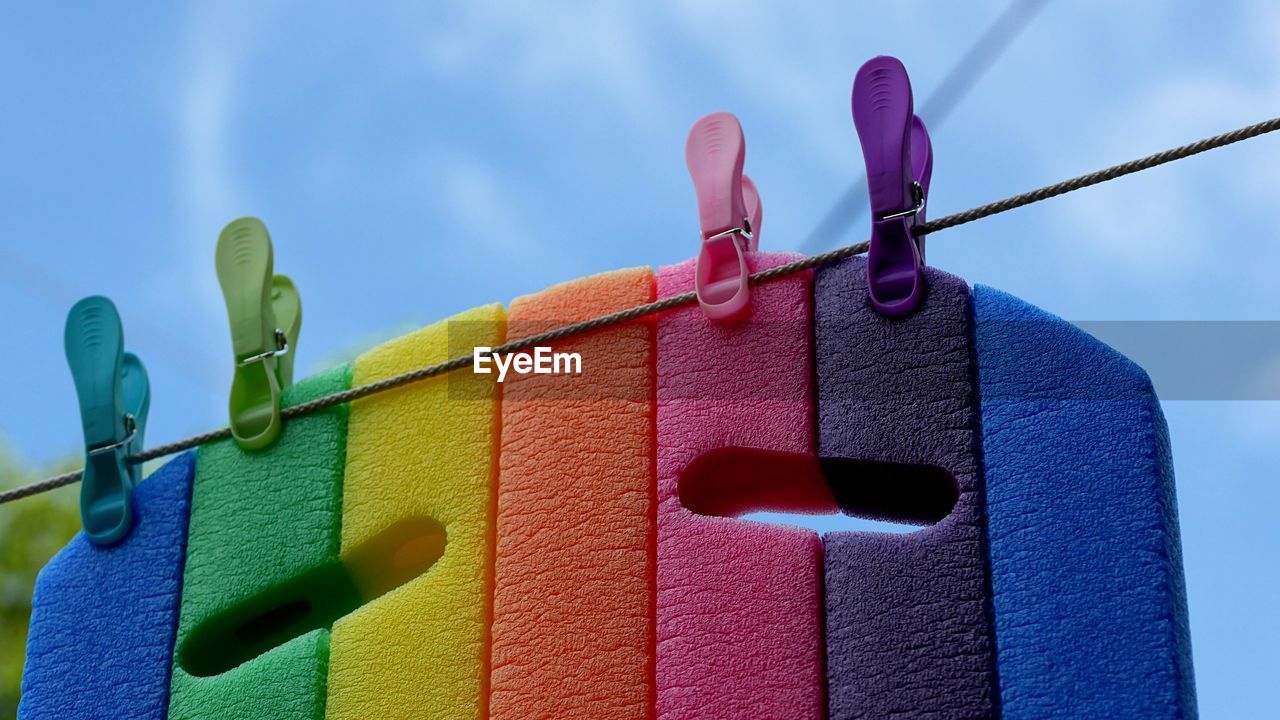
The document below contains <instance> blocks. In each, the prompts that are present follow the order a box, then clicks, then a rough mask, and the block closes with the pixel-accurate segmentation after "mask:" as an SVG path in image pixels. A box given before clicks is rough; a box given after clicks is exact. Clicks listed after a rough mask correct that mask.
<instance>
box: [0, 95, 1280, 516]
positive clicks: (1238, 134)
mask: <svg viewBox="0 0 1280 720" xmlns="http://www.w3.org/2000/svg"><path fill="white" fill-rule="evenodd" d="M1276 130H1280V117H1276V118H1272V119H1270V120H1265V121H1263V122H1260V123H1257V124H1254V125H1248V126H1246V127H1242V128H1239V129H1237V130H1232V131H1230V132H1225V133H1222V134H1221V135H1214V136H1213V137H1208V138H1205V139H1203V140H1197V141H1195V142H1193V143H1188V144H1186V145H1182V146H1179V147H1176V148H1171V149H1169V150H1164V151H1162V152H1158V153H1155V154H1153V155H1148V156H1146V157H1142V158H1138V159H1137V160H1130V161H1129V162H1125V163H1121V164H1119V165H1113V166H1111V167H1109V168H1104V169H1102V170H1097V171H1095V172H1091V173H1087V174H1085V175H1080V176H1079V177H1074V178H1071V179H1069V180H1063V181H1062V182H1058V183H1054V184H1052V185H1046V186H1044V187H1042V188H1037V189H1035V190H1031V191H1029V192H1025V193H1021V194H1018V195H1014V196H1012V197H1007V198H1005V199H1003V200H997V201H995V202H992V203H987V204H986V205H980V206H978V207H975V208H971V209H969V210H965V211H964V212H958V213H955V214H952V215H947V216H945V217H940V218H938V219H936V220H930V221H929V222H926V223H924V224H922V225H920V226H919V227H918V228H917V229H916V234H917V235H928V234H932V233H936V232H941V231H943V230H947V229H949V228H953V227H958V226H960V225H964V224H966V223H971V222H974V221H976V220H981V219H983V218H986V217H990V216H992V215H997V214H999V213H1003V212H1008V211H1010V210H1014V209H1017V208H1020V207H1023V206H1026V205H1030V204H1032V203H1037V202H1040V201H1042V200H1048V199H1049V198H1053V197H1057V196H1059V195H1065V194H1066V193H1069V192H1074V191H1076V190H1080V189H1082V188H1086V187H1089V186H1091V185H1098V184H1100V183H1104V182H1107V181H1109V180H1115V179H1116V178H1119V177H1124V176H1125V175H1132V174H1133V173H1136V172H1141V171H1143V170H1148V169H1150V168H1153V167H1157V166H1159V165H1164V164H1166V163H1171V162H1173V161H1175V160H1181V159H1183V158H1187V157H1191V156H1192V155H1198V154H1200V153H1203V152H1207V151H1209V150H1213V149H1216V148H1220V147H1224V146H1226V145H1231V144H1233V143H1238V142H1241V141H1243V140H1248V139H1250V138H1255V137H1258V136H1259V135H1265V134H1267V133H1270V132H1275V131H1276ZM868 245H869V243H868V242H866V241H863V242H860V243H855V244H853V245H849V246H846V247H842V248H837V249H835V250H830V251H828V252H824V253H820V254H818V255H810V256H809V257H806V258H802V259H800V260H796V261H795V262H789V263H786V264H784V265H778V266H776V267H772V268H769V269H768V270H762V271H760V272H758V273H753V274H752V275H751V277H750V282H751V284H752V285H758V284H760V283H766V282H770V281H773V280H777V279H779V278H783V277H786V276H788V275H794V274H795V273H798V272H803V271H805V270H810V269H812V268H815V267H819V266H822V265H828V264H830V263H833V262H837V261H840V260H843V259H845V258H848V257H853V256H854V255H860V254H862V253H864V252H866V251H867V247H868ZM696 301H697V296H696V295H694V293H692V292H687V293H683V294H680V295H673V296H671V297H668V298H664V299H662V300H658V301H656V302H651V303H645V304H644V305H637V306H635V307H631V308H627V309H626V310H620V311H618V312H614V313H609V314H608V315H601V316H599V317H595V318H591V319H590V320H584V321H582V322H576V323H573V324H571V325H565V326H563V327H559V328H555V329H554V330H548V331H546V332H543V333H538V334H537V335H530V336H529V337H526V338H522V339H520V340H515V341H512V342H508V343H503V344H502V345H498V346H496V347H494V348H493V349H492V350H491V353H493V354H498V355H502V354H507V353H513V352H517V351H520V350H524V349H526V348H530V347H533V346H535V345H543V344H547V343H552V342H555V341H556V340H561V339H564V338H566V337H570V336H574V335H581V334H584V333H588V332H591V331H593V330H599V329H601V328H606V327H609V326H611V325H617V324H619V323H624V322H629V321H631V320H637V319H639V318H642V317H647V316H649V315H656V314H657V313H660V312H664V311H667V310H672V309H674V308H678V307H682V306H684V305H690V304H692V303H694V302H696ZM472 359H473V356H472V355H463V356H461V357H456V358H453V359H451V360H446V361H444V362H441V363H436V364H435V365H428V366H427V367H424V368H419V369H417V370H413V371H410V372H407V373H404V374H403V375H397V376H395V377H391V378H387V379H386V380H380V381H378V382H374V383H369V384H368V385H361V386H360V387H356V388H351V389H350V390H344V391H342V392H339V393H334V394H333V395H326V396H324V397H321V398H316V399H315V400H311V401H310V402H305V403H302V404H300V405H294V406H293V407H289V408H285V409H284V410H282V411H281V413H280V414H281V415H282V416H283V417H284V418H286V419H289V418H295V417H300V416H302V415H309V414H311V413H313V412H317V411H320V410H324V409H327V408H330V407H333V406H335V405H340V404H342V403H348V402H351V401H353V400H359V399H360V398H365V397H368V396H370V395H376V394H378V393H381V392H386V391H388V390H392V389H395V388H398V387H403V386H405V385H409V384H411V383H415V382H418V381H420V380H426V379H427V378H431V377H435V376H437V375H443V374H445V373H449V372H453V371H454V370H460V369H462V368H464V367H466V366H468V365H470V364H471V362H472ZM229 437H231V430H230V429H229V428H222V429H220V430H214V431H211V432H207V433H203V434H201V435H195V436H193V437H189V438H186V439H185V440H178V441H177V442H171V443H169V444H167V445H160V446H158V447H154V448H151V449H150V450H146V451H144V452H142V453H139V454H137V455H134V456H132V457H130V458H129V462H131V463H135V464H136V463H140V462H146V461H147V460H154V459H156V458H160V457H164V456H166V455H172V454H174V453H177V452H181V451H183V450H190V449H191V448H193V447H196V446H197V445H201V444H204V443H206V442H212V441H215V440H225V439H226V438H229ZM80 474H81V471H79V470H76V471H73V472H69V473H64V474H62V475H57V476H54V477H51V478H47V479H44V480H40V481H38V482H34V483H30V484H28V485H23V486H21V487H16V488H13V489H12V490H7V491H5V492H3V493H0V504H3V503H7V502H12V501H14V500H19V499H21V498H25V497H29V496H31V495H36V494H39V493H42V492H46V491H49V490H53V489H55V488H60V487H63V486H64V485H70V484H72V483H74V482H76V481H77V480H79V479H80Z"/></svg>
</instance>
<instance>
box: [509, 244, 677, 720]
mask: <svg viewBox="0 0 1280 720" xmlns="http://www.w3.org/2000/svg"><path fill="white" fill-rule="evenodd" d="M654 293H655V287H654V277H653V271H652V270H650V269H649V268H638V269H634V270H619V271H617V272H610V273H605V274H602V275H596V276H594V277H589V278H583V279H581V280H574V281H572V282H568V283H564V284H563V285H558V286H556V287H553V288H551V289H549V290H546V291H544V292H541V293H538V294H537V295H530V296H527V297H522V298H518V299H517V300H516V301H515V302H513V303H511V317H510V324H509V326H508V334H509V336H510V337H511V338H513V339H515V338H520V337H527V336H529V335H532V334H534V333H537V332H541V331H544V330H549V329H551V328H553V327H556V326H558V325H563V324H565V323H568V322H575V321H578V320H585V319H587V318H590V317H594V316H596V315H601V314H604V313H610V312H614V311H616V310H621V309H623V308H627V307H631V306H632V305H638V304H641V303H646V302H650V301H652V300H653V298H654ZM653 345H654V338H653V325H652V323H651V322H645V321H641V322H634V323H628V324H625V325H620V326H617V327H613V328H608V329H606V330H602V331H599V332H596V333H591V334H589V335H586V336H583V337H579V338H573V339H571V340H568V341H564V342H560V343H556V344H555V345H554V346H553V349H554V350H555V351H557V352H566V353H567V352H576V353H579V354H580V355H581V356H582V372H581V374H579V375H521V376H515V377H511V376H508V378H507V379H506V381H505V382H504V383H503V386H502V395H503V397H502V458H501V461H500V464H501V474H500V476H499V483H498V520H497V555H496V560H495V563H496V569H497V572H496V577H495V582H496V586H495V589H494V606H493V607H494V624H493V675H492V683H493V693H492V701H491V705H490V710H491V715H490V717H491V720H532V719H539V720H541V719H546V720H598V719H600V718H609V719H610V720H646V719H647V718H650V717H652V693H653V639H654V635H653V631H654V621H653V591H654V582H653V573H654V551H653V547H652V537H653V532H654V522H653V513H654V503H653V496H654V493H655V491H656V490H655V477H654V466H653V447H654V446H653V405H652V403H651V398H652V395H653V383H654V376H653V354H654V349H653Z"/></svg>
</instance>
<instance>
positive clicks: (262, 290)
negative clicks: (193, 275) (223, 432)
mask: <svg viewBox="0 0 1280 720" xmlns="http://www.w3.org/2000/svg"><path fill="white" fill-rule="evenodd" d="M216 256H217V258H216V262H217V267H218V282H219V284H221V285H222V296H223V300H225V301H226V304H227V317H228V319H229V320H230V322H231V346H232V350H233V352H234V354H235V361H236V367H235V375H234V376H233V378H232V380H231V401H230V410H231V434H232V436H234V437H235V439H236V442H237V443H239V444H240V447H242V448H244V449H245V450H258V449H261V448H265V447H267V446H269V445H271V444H272V443H273V442H275V440H276V438H277V437H279V436H280V430H281V418H280V396H281V394H282V392H283V391H284V389H285V388H286V387H288V386H289V385H290V383H292V382H293V358H294V354H295V352H296V351H297V348H298V331H299V330H300V329H301V328H302V300H301V299H300V298H299V296H298V290H297V288H295V287H294V285H293V281H292V280H290V279H289V278H288V277H286V276H284V275H272V254H271V236H270V235H268V234H267V228H266V226H265V225H263V224H262V221H261V220H259V219H257V218H253V217H243V218H240V219H238V220H233V221H232V222H231V223H230V224H228V225H227V226H226V227H225V228H223V229H222V234H221V235H219V236H218V250H217V253H216Z"/></svg>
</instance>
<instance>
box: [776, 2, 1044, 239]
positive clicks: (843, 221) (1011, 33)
mask: <svg viewBox="0 0 1280 720" xmlns="http://www.w3.org/2000/svg"><path fill="white" fill-rule="evenodd" d="M1047 2H1048V0H1013V1H1012V2H1010V3H1009V5H1008V6H1007V7H1006V8H1005V9H1004V12H1002V13H1000V15H999V16H998V17H996V19H995V20H994V21H993V22H992V23H991V25H990V26H989V27H987V30H986V32H984V33H982V35H980V36H979V37H978V39H977V40H975V41H974V43H973V45H971V46H970V47H969V49H968V51H966V52H965V54H964V55H961V56H960V59H959V60H958V61H956V64H955V66H954V67H952V68H951V71H950V72H948V73H947V74H946V76H944V77H943V78H942V80H941V81H940V82H939V83H938V85H937V87H935V88H934V89H933V92H932V93H931V94H930V95H929V97H928V98H926V99H925V101H924V103H923V104H922V105H921V106H920V117H921V119H923V120H924V121H925V123H926V124H927V125H928V127H929V131H930V132H932V133H934V135H935V137H936V135H937V132H938V129H939V128H941V127H942V125H943V124H944V123H945V122H946V121H947V117H948V116H950V115H951V111H952V110H954V109H955V108H956V106H957V105H959V104H960V101H961V100H964V98H965V96H966V95H968V94H969V91H970V90H972V89H973V87H974V86H975V85H977V84H978V81H979V80H981V79H982V77H983V76H984V75H986V74H987V71H988V70H990V69H991V67H992V66H993V65H995V62H996V60H998V59H999V58H1000V56H1001V55H1003V54H1004V52H1005V51H1006V50H1008V49H1009V47H1010V46H1011V45H1013V42H1014V40H1017V39H1018V36H1019V35H1021V34H1022V31H1023V30H1025V29H1026V28H1027V26H1028V25H1030V24H1031V21H1032V20H1034V19H1035V17H1036V15H1038V14H1039V13H1040V11H1041V10H1042V9H1044V6H1045V4H1046V3H1047ZM866 211H867V178H866V176H865V175H863V176H860V177H859V178H858V179H857V180H855V181H853V183H851V184H850V185H849V187H848V188H847V189H846V190H845V191H844V192H843V193H841V195H840V197H838V198H836V201H835V202H834V203H832V205H831V208H830V209H828V210H827V213H826V214H825V215H823V216H822V219H821V220H819V221H818V224H817V225H815V226H814V228H813V230H812V231H811V232H810V233H809V234H808V235H807V236H805V239H804V242H802V243H800V252H803V253H806V254H807V253H812V252H815V251H817V250H820V249H822V248H824V247H828V246H830V245H831V244H833V243H835V242H838V241H839V240H840V239H841V238H843V237H844V236H845V234H846V233H848V232H849V229H850V228H851V227H852V226H853V223H854V221H856V220H857V219H858V218H860V217H862V213H864V212H866Z"/></svg>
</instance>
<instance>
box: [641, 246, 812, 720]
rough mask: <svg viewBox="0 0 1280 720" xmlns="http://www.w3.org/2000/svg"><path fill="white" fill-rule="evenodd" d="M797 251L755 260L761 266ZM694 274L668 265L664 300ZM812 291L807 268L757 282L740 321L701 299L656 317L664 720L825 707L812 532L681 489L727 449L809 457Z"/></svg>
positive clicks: (687, 265)
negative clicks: (690, 505) (694, 467)
mask: <svg viewBox="0 0 1280 720" xmlns="http://www.w3.org/2000/svg"><path fill="white" fill-rule="evenodd" d="M796 257H798V256H795V255H791V254H782V253H770V254H753V255H752V256H751V257H750V258H749V262H750V266H751V270H752V271H753V272H754V271H757V270H762V269H764V268H767V267H771V266H774V265H778V264H781V263H783V262H787V261H790V260H794V259H796ZM693 272H694V263H693V261H688V262H684V263H681V264H679V265H673V266H669V267H664V268H662V269H661V271H660V273H659V277H658V296H659V297H667V296H670V295H675V294H678V293H682V292H686V291H688V290H691V289H692V288H693ZM809 294H810V276H809V274H808V273H803V274H799V275H796V276H793V277H790V278H788V279H786V280H781V281H778V282H774V283H769V284H766V285H760V286H757V287H755V288H753V295H754V297H753V298H752V303H751V304H752V308H751V310H752V313H753V314H752V315H751V316H750V317H749V318H748V319H747V320H745V321H743V322H737V323H729V324H715V323H713V322H712V321H710V320H708V319H707V318H706V317H705V316H703V315H702V312H701V310H700V309H699V308H697V307H690V308H685V309H681V310H677V311H673V312H670V313H666V314H664V315H662V316H660V317H659V319H658V330H657V332H658V335H657V337H658V340H657V343H658V361H657V367H658V389H657V397H658V409H657V413H658V468H657V470H658V502H659V506H658V597H657V603H658V604H657V611H658V621H657V622H658V647H657V663H658V666H657V680H658V697H657V710H658V716H659V717H662V718H739V717H742V718H746V717H751V718H790V719H793V720H799V719H802V718H821V717H822V716H823V693H822V687H823V682H822V629H821V622H820V616H821V603H822V596H821V587H822V568H821V562H822V547H821V543H820V541H819V539H818V537H817V535H816V534H815V533H813V532H812V531H810V530H806V529H802V528H797V527H789V526H782V525H768V524H764V523H758V522H751V521H744V520H738V519H734V518H729V517H708V516H703V515H695V514H694V513H693V512H692V511H690V510H688V509H686V508H685V507H684V506H683V505H682V503H681V499H680V489H679V484H680V481H681V478H682V476H683V475H684V474H685V473H686V471H687V470H688V469H689V466H690V464H691V463H692V462H693V461H694V460H695V459H696V458H698V457H699V456H701V455H703V454H705V453H708V452H709V451H713V450H717V449H719V448H726V447H732V446H739V447H748V448H758V449H762V450H768V451H776V452H786V453H796V454H799V455H800V456H802V457H803V456H812V454H813V449H814V448H813V404H812V389H811V384H812V370H811V338H810V320H811V312H810V296H809ZM764 480H765V482H766V484H767V482H768V480H770V479H764ZM774 480H777V481H778V482H782V483H785V482H786V479H785V478H774ZM774 489H777V488H774ZM784 491H785V489H784ZM827 501H828V503H830V502H831V501H830V498H829V493H828V498H827ZM815 509H816V508H815ZM827 509H830V508H827Z"/></svg>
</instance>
